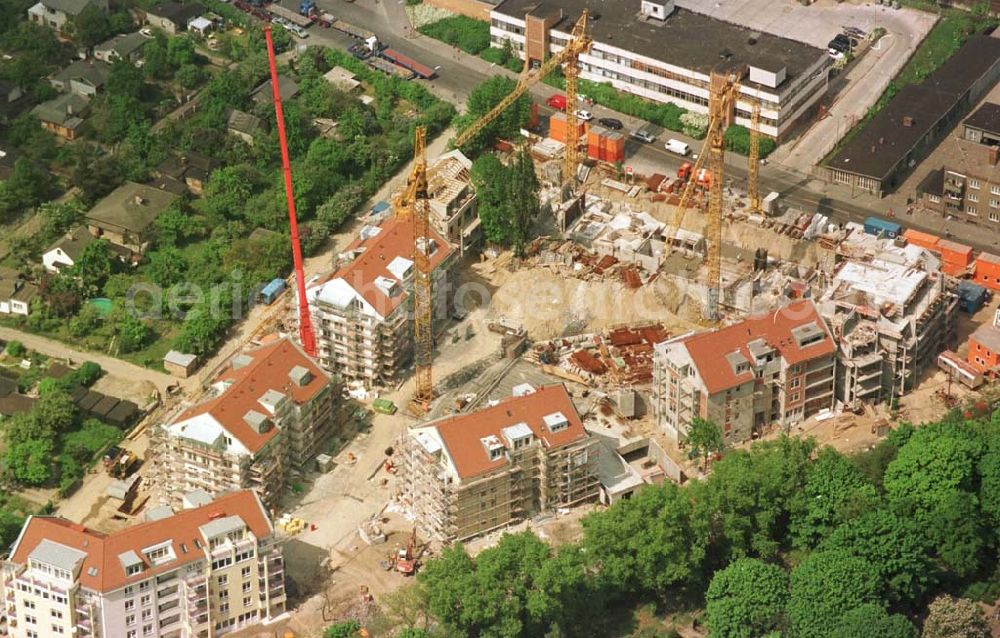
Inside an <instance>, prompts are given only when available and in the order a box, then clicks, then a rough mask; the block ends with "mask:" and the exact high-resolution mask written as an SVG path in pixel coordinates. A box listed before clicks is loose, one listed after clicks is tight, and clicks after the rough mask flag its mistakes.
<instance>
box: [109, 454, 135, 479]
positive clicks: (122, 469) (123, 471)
mask: <svg viewBox="0 0 1000 638" xmlns="http://www.w3.org/2000/svg"><path fill="white" fill-rule="evenodd" d="M138 462H139V457H138V456H136V455H135V454H133V453H132V452H129V451H128V450H123V451H122V452H121V454H119V455H118V456H117V457H116V458H115V460H114V461H113V462H112V463H111V464H110V465H108V466H107V467H108V475H109V476H111V478H116V479H124V478H128V476H129V475H130V474H131V473H132V470H134V469H135V464H136V463H138Z"/></svg>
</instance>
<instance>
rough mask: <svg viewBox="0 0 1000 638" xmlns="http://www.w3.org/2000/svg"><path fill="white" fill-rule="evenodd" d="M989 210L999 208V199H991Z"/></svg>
mask: <svg viewBox="0 0 1000 638" xmlns="http://www.w3.org/2000/svg"><path fill="white" fill-rule="evenodd" d="M990 208H1000V199H991V200H990Z"/></svg>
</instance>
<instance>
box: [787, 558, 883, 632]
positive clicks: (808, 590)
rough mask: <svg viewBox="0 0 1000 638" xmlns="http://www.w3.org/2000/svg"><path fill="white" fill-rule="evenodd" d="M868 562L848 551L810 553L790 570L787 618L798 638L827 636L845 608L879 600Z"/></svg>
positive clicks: (848, 609) (846, 609)
mask: <svg viewBox="0 0 1000 638" xmlns="http://www.w3.org/2000/svg"><path fill="white" fill-rule="evenodd" d="M873 572H874V568H873V567H872V565H871V563H869V562H868V561H866V560H864V559H863V558H858V557H856V556H851V555H850V554H848V553H847V552H844V551H841V550H837V551H818V552H813V553H812V554H810V555H809V556H807V557H806V559H805V560H804V561H803V562H802V564H801V565H799V566H798V567H796V568H795V569H794V570H793V571H792V575H791V579H790V595H789V599H788V621H789V628H790V629H791V630H792V635H794V636H796V637H797V638H827V636H828V635H829V631H830V628H831V627H834V626H836V624H837V622H838V621H839V620H840V619H841V617H842V616H843V615H844V614H845V613H847V612H848V611H850V610H852V609H855V608H856V607H859V606H861V605H863V604H865V603H871V602H878V595H877V587H878V582H877V579H876V578H874V576H875V574H874V573H873Z"/></svg>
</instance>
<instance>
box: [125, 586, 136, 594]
mask: <svg viewBox="0 0 1000 638" xmlns="http://www.w3.org/2000/svg"><path fill="white" fill-rule="evenodd" d="M134 593H135V587H134V586H132V585H129V586H128V587H126V588H125V595H126V596H131V595H132V594H134Z"/></svg>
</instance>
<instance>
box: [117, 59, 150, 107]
mask: <svg viewBox="0 0 1000 638" xmlns="http://www.w3.org/2000/svg"><path fill="white" fill-rule="evenodd" d="M145 86H146V83H145V81H144V80H143V78H142V69H139V68H138V67H136V66H135V65H134V64H132V63H131V62H129V61H128V60H126V59H124V58H118V59H117V60H115V61H114V63H113V64H112V65H111V72H110V73H109V74H108V93H111V94H112V95H118V96H122V97H129V98H132V99H134V100H138V99H140V98H141V97H142V92H143V89H144V88H145Z"/></svg>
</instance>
